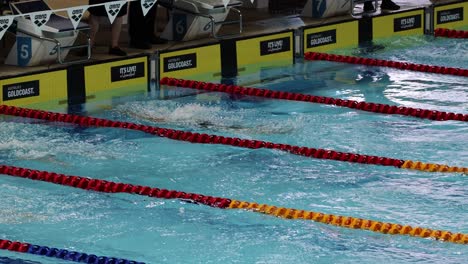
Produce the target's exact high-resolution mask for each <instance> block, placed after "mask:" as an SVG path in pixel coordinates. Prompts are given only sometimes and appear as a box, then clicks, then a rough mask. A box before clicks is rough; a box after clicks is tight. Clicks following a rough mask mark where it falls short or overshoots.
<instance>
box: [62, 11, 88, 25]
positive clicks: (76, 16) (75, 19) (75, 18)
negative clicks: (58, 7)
mask: <svg viewBox="0 0 468 264" xmlns="http://www.w3.org/2000/svg"><path fill="white" fill-rule="evenodd" d="M87 9H88V7H87V6H77V7H71V8H69V9H67V14H68V17H69V18H70V20H71V22H72V25H73V28H74V29H76V28H77V27H78V25H79V24H80V21H81V19H82V18H83V14H84V12H85V11H86V10H87Z"/></svg>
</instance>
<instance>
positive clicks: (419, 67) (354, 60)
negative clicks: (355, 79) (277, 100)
mask: <svg viewBox="0 0 468 264" xmlns="http://www.w3.org/2000/svg"><path fill="white" fill-rule="evenodd" d="M304 58H305V59H306V60H309V61H315V60H324V61H334V62H343V63H351V64H361V65H368V66H380V67H389V68H396V69H401V70H411V71H418V72H428V73H438V74H446V75H455V76H465V77H468V69H462V68H455V67H445V66H434V65H427V64H417V63H410V62H399V61H390V60H380V59H373V58H362V57H355V56H347V55H335V54H327V53H320V52H307V53H305V54H304Z"/></svg>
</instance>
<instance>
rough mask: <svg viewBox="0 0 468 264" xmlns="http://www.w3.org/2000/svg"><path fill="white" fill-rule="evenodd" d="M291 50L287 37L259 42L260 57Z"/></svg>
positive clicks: (289, 40)
mask: <svg viewBox="0 0 468 264" xmlns="http://www.w3.org/2000/svg"><path fill="white" fill-rule="evenodd" d="M290 50H291V39H290V38H289V37H284V38H279V39H271V40H265V41H262V42H260V55H261V56H265V55H270V54H274V53H280V52H284V51H290Z"/></svg>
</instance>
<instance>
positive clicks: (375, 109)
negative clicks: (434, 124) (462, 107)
mask: <svg viewBox="0 0 468 264" xmlns="http://www.w3.org/2000/svg"><path fill="white" fill-rule="evenodd" d="M160 84H161V85H170V86H177V87H182V88H190V89H196V90H203V91H210V92H223V93H228V94H240V95H248V96H255V97H262V98H270V99H281V100H290V101H298V102H309V103H316V104H326V105H335V106H339V107H347V108H351V109H358V110H362V111H366V112H372V113H380V114H389V115H404V116H412V117H417V118H422V119H432V120H437V121H446V120H454V121H462V122H468V114H461V113H450V112H442V111H437V110H428V109H420V108H412V107H405V106H395V105H387V104H376V103H368V102H358V101H354V100H342V99H338V98H332V97H324V96H315V95H309V94H300V93H292V92H285V91H273V90H268V89H259V88H252V87H242V86H237V85H226V84H217V83H206V82H198V81H193V80H181V79H175V78H168V77H165V78H162V79H161V80H160Z"/></svg>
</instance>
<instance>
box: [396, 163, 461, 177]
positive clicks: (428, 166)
mask: <svg viewBox="0 0 468 264" xmlns="http://www.w3.org/2000/svg"><path fill="white" fill-rule="evenodd" d="M401 168H404V169H411V170H419V171H429V172H460V173H464V174H468V168H465V167H451V166H447V165H442V164H434V163H424V162H421V161H412V160H406V161H405V162H404V163H403V165H401Z"/></svg>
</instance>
